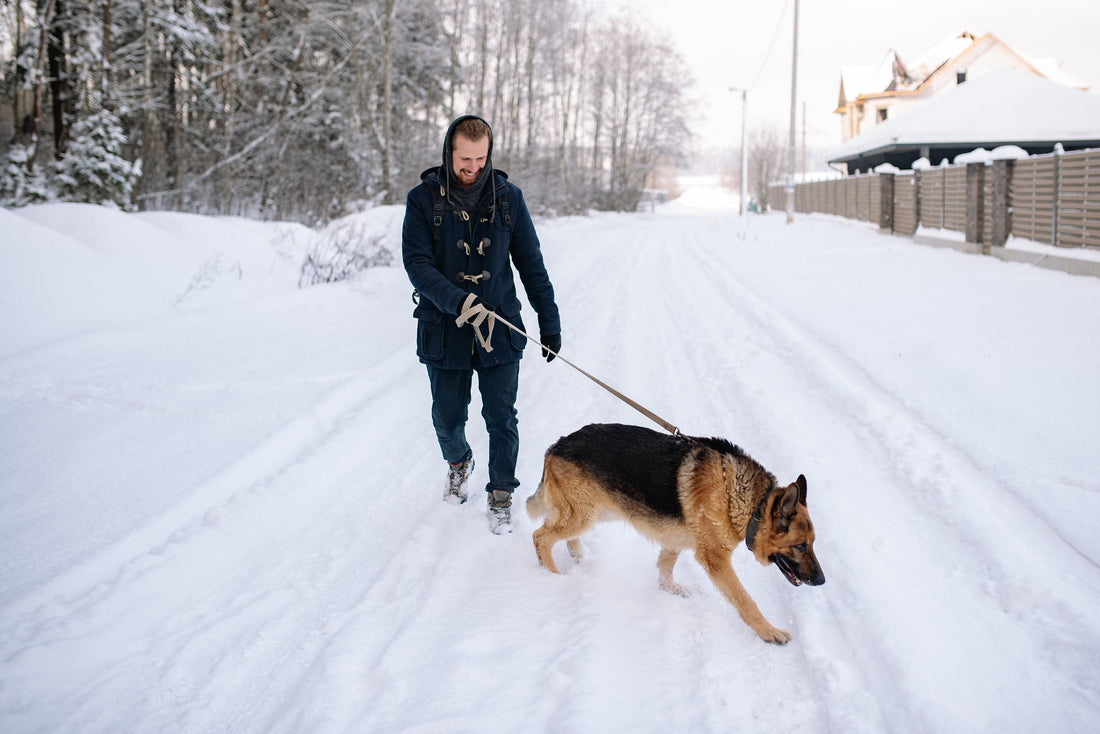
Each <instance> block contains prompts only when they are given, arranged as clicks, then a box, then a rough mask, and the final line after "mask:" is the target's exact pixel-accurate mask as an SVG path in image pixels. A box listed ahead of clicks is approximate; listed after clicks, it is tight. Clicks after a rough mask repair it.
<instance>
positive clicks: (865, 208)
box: [856, 174, 882, 222]
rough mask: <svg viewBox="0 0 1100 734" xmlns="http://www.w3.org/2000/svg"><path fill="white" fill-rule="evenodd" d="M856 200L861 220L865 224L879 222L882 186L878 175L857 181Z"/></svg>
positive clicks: (864, 177)
mask: <svg viewBox="0 0 1100 734" xmlns="http://www.w3.org/2000/svg"><path fill="white" fill-rule="evenodd" d="M856 199H857V203H858V208H859V214H858V216H859V219H860V221H863V222H878V214H879V207H880V206H881V202H882V185H881V184H880V183H879V180H878V174H871V175H869V176H860V177H859V178H857V179H856Z"/></svg>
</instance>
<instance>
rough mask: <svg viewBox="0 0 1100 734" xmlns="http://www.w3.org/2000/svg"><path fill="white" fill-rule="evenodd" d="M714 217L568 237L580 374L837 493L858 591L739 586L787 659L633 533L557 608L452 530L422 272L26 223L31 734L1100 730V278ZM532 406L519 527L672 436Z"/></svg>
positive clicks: (597, 557) (822, 519) (1, 383)
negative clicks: (615, 435) (410, 278)
mask: <svg viewBox="0 0 1100 734" xmlns="http://www.w3.org/2000/svg"><path fill="white" fill-rule="evenodd" d="M705 184H706V182H705V181H693V182H690V186H689V188H688V190H687V193H686V194H685V195H684V196H683V197H681V198H680V199H678V200H676V201H673V202H670V203H669V204H667V205H662V206H659V207H657V209H656V211H655V212H653V213H646V214H629V215H618V214H601V215H592V216H589V217H575V218H564V219H557V220H550V221H542V222H539V223H538V226H539V231H540V235H541V237H542V239H543V244H544V254H545V257H546V260H547V264H548V267H549V268H550V272H551V275H552V277H553V280H554V283H555V286H556V289H557V293H558V298H559V303H560V305H561V309H562V314H563V321H564V323H565V325H566V326H565V329H564V336H565V346H564V349H563V355H564V356H567V357H568V358H569V359H570V360H572V361H574V362H576V363H577V364H578V365H579V366H581V367H583V368H584V369H586V370H588V371H590V372H591V373H593V374H594V375H596V376H598V377H600V378H601V379H603V380H605V381H607V382H609V383H610V384H612V385H614V386H615V387H616V388H618V389H620V390H621V391H623V392H624V393H625V394H627V395H629V396H630V397H632V398H634V399H635V400H638V401H639V402H641V403H643V404H644V405H646V406H647V407H648V408H650V409H651V410H653V411H655V412H656V413H658V414H659V415H661V416H662V417H664V418H666V419H668V420H670V421H671V422H673V423H674V424H676V425H678V426H680V427H681V428H682V429H683V430H685V431H686V432H688V433H693V434H696V435H720V436H725V437H727V438H729V439H731V440H732V441H734V442H736V443H738V444H739V445H741V446H742V447H744V448H745V449H746V450H747V451H748V452H749V453H750V454H752V455H753V456H754V457H755V458H756V459H757V460H759V461H760V462H761V463H763V464H764V465H765V466H766V467H768V468H769V469H770V470H771V471H772V472H773V473H775V474H776V475H777V478H778V479H779V480H780V481H791V480H793V478H794V477H795V476H797V475H798V474H799V473H805V474H806V476H807V477H808V479H809V484H810V488H809V506H810V510H811V513H812V516H813V519H814V522H815V526H816V530H817V543H816V551H817V555H818V558H819V559H820V561H821V563H822V566H823V568H824V571H825V574H826V577H827V583H826V584H825V585H824V586H822V587H818V588H805V587H803V588H794V587H792V586H791V585H789V584H788V583H787V582H786V581H785V580H784V579H783V578H782V576H781V575H780V574H779V573H777V572H776V571H775V570H774V569H771V568H765V567H761V566H759V565H758V564H756V563H755V562H754V561H753V560H752V559H751V557H750V555H749V554H748V553H747V552H746V551H745V550H744V549H743V548H738V549H736V550H735V552H734V554H733V562H734V567H735V568H736V569H737V572H738V574H739V575H740V576H741V579H742V581H743V582H744V584H745V586H746V588H748V590H749V591H750V593H751V594H752V595H753V596H754V598H755V599H756V600H757V602H758V603H759V605H760V607H761V609H762V610H763V612H764V614H765V615H766V616H767V617H769V619H770V620H771V621H772V622H773V623H775V624H776V625H777V626H780V627H782V628H784V629H788V630H790V631H791V633H792V635H793V640H792V641H791V642H790V644H788V645H787V646H785V647H775V646H770V645H766V644H764V643H763V642H761V641H760V640H759V639H758V638H756V636H755V635H754V634H753V633H752V631H751V630H750V629H749V628H748V627H747V626H746V625H744V624H743V623H742V622H741V621H740V619H739V618H738V617H737V614H736V612H735V611H734V610H733V608H732V607H731V606H730V605H729V604H728V603H727V602H726V601H725V600H724V599H723V598H722V597H721V595H720V594H719V593H718V591H717V590H716V589H715V588H714V587H713V586H712V585H711V583H710V582H709V580H708V579H707V578H706V575H705V573H704V572H703V571H702V570H701V568H700V567H699V566H698V564H696V563H695V561H694V560H693V559H692V558H691V557H690V556H689V555H685V556H684V557H683V558H682V559H681V560H680V562H679V563H678V564H677V569H676V573H677V579H678V580H679V581H680V582H681V583H683V584H685V585H686V586H687V587H688V588H689V589H690V590H691V591H692V594H691V596H690V597H688V598H687V599H684V598H680V597H675V596H672V595H670V594H667V593H664V592H662V591H661V590H660V589H659V588H658V586H657V573H656V566H655V564H656V557H657V552H656V548H655V547H654V546H652V545H651V544H650V543H648V542H647V541H645V540H643V539H642V538H640V537H639V536H638V535H637V534H635V533H634V532H633V531H632V530H630V529H629V528H626V527H623V526H621V525H614V524H612V525H603V526H599V527H598V528H597V529H595V530H594V531H593V532H592V533H590V534H589V535H588V536H586V540H585V542H586V546H587V548H588V551H589V552H588V556H587V557H586V559H585V560H584V561H583V562H581V563H579V564H577V563H574V562H573V561H572V560H571V559H569V557H568V555H567V554H566V553H565V549H564V548H562V547H559V548H557V549H556V553H557V554H558V555H557V556H556V558H557V559H558V562H559V565H560V566H561V568H562V570H563V571H564V574H563V575H561V576H553V575H551V574H549V573H546V572H544V571H542V570H541V569H539V567H538V565H537V562H536V559H535V554H534V550H533V548H532V546H531V541H530V533H531V531H532V530H533V529H534V527H533V525H532V523H531V521H530V520H528V519H527V518H526V516H525V515H522V514H520V515H519V517H518V518H517V520H516V523H517V526H518V527H517V531H516V532H515V533H514V534H512V535H510V536H503V537H498V536H493V535H491V534H490V533H489V532H488V531H487V529H486V520H485V517H484V505H483V503H482V502H479V501H476V498H475V500H472V501H471V502H468V503H467V504H466V505H463V506H460V507H454V506H451V505H448V504H446V503H444V502H443V501H442V481H443V476H444V467H443V463H442V460H441V458H440V456H439V451H438V448H437V446H436V445H435V439H434V434H433V432H432V429H431V424H430V420H429V416H428V407H429V403H428V386H427V378H426V375H425V373H424V371H423V367H422V366H421V365H419V364H418V363H417V361H416V358H415V356H414V354H413V336H414V324H413V321H412V319H411V315H410V314H411V309H412V303H411V302H410V300H409V294H410V290H411V289H410V286H409V284H408V282H407V280H406V278H405V275H404V272H403V271H402V270H401V268H400V266H394V267H383V268H373V269H371V270H369V271H367V272H366V273H365V274H364V275H363V276H362V277H360V278H359V279H357V280H356V281H354V282H345V283H338V284H330V285H321V286H313V287H310V288H305V289H298V288H297V276H298V266H299V263H300V262H301V257H302V254H303V253H304V252H305V251H306V249H307V248H308V246H309V243H310V241H311V236H312V234H311V233H310V232H309V231H308V230H305V229H304V228H301V227H295V226H291V225H282V224H268V223H260V222H251V221H245V220H240V219H222V218H206V217H199V216H193V215H186V214H171V213H150V214H124V213H120V212H118V211H112V210H110V209H106V208H98V207H91V206H79V205H53V206H42V207H36V208H29V209H20V210H3V211H0V231H2V232H3V233H4V234H3V235H2V238H0V452H2V455H3V457H4V471H3V472H2V473H0V498H2V500H0V501H2V503H3V504H2V511H0V731H4V732H54V731H80V732H119V731H129V732H160V731H172V732H221V731H234V732H306V731H308V732H397V731H401V732H515V731H540V732H543V731H544V732H605V731H637V732H667V731H693V732H728V731H742V730H759V731H804V732H831V731H844V732H885V731H905V732H1003V731H1032V730H1040V731H1065V732H1092V731H1096V729H1097V726H1098V725H1100V666H1098V665H1097V660H1098V659H1100V615H1097V614H1096V609H1097V608H1100V569H1098V565H1097V564H1098V561H1100V534H1098V533H1097V519H1098V518H1100V480H1097V476H1100V471H1098V470H1100V458H1098V457H1100V454H1098V453H1097V450H1096V446H1097V438H1098V433H1097V428H1096V416H1097V415H1100V383H1098V381H1097V379H1096V375H1097V374H1098V370H1100V324H1098V322H1097V321H1096V319H1095V318H1090V317H1087V316H1085V315H1087V314H1095V313H1097V312H1098V311H1100V280H1097V279H1094V278H1088V277H1079V276H1071V275H1066V274H1064V273H1059V272H1054V271H1048V270H1042V269H1039V268H1034V267H1030V266H1027V265H1022V264H1019V263H1006V262H1002V261H1000V260H998V259H995V258H985V257H978V256H971V255H964V254H961V253H958V252H955V251H953V250H949V249H941V248H930V247H923V246H920V245H916V244H913V242H912V241H910V240H907V239H905V238H900V237H891V236H888V235H882V234H879V233H878V232H876V231H874V230H873V229H871V228H867V227H862V226H858V225H854V224H850V223H846V222H844V221H842V220H839V219H837V218H831V217H828V218H827V217H811V216H798V217H796V219H795V221H794V223H793V224H791V225H787V224H785V218H784V216H783V215H782V214H778V215H767V216H751V217H746V218H740V217H738V216H737V215H736V204H737V201H736V198H735V197H731V196H728V195H726V194H724V193H723V192H722V191H721V190H719V189H717V188H715V187H713V186H706V185H705ZM401 215H402V213H401V210H400V208H397V207H388V208H381V209H376V210H372V211H371V212H369V213H367V214H365V215H363V222H364V226H366V227H368V228H370V229H371V231H378V232H382V233H386V234H387V237H388V242H389V243H390V244H391V246H392V247H393V248H395V249H396V248H397V247H398V240H399V231H400V221H401ZM522 375H523V376H522V385H521V392H520V404H519V411H520V421H521V423H520V428H521V437H522V448H521V455H520V466H519V473H520V478H521V480H522V481H523V486H522V487H521V489H520V491H519V503H518V504H519V506H520V507H522V500H523V499H524V498H525V497H526V496H527V495H529V494H530V493H531V492H533V491H534V488H535V486H536V484H537V482H538V477H539V474H540V464H541V455H542V452H543V450H544V449H545V448H546V446H548V445H549V444H550V443H551V442H552V441H554V440H555V439H556V438H557V437H558V436H561V435H563V434H565V433H568V432H571V431H573V430H575V429H576V428H578V427H580V426H581V425H583V424H585V423H589V422H595V421H621V422H630V423H638V424H643V425H645V424H647V421H646V419H645V418H644V417H642V416H641V415H638V414H636V413H635V412H634V411H633V410H632V409H631V408H629V407H628V406H627V405H625V404H623V403H621V402H619V401H618V400H616V399H615V398H614V397H612V396H611V395H609V394H608V393H606V392H604V391H603V390H602V389H600V388H599V387H598V386H596V385H595V384H593V383H592V382H590V381H588V380H587V379H586V378H585V377H583V376H582V375H580V374H579V373H577V372H574V371H573V370H571V369H570V368H569V367H568V366H567V365H564V364H562V363H561V362H560V361H557V362H554V363H551V364H546V363H545V362H543V361H542V360H540V359H538V358H537V355H536V354H529V355H528V357H527V358H526V359H525V360H524V363H523V371H522ZM479 408H480V405H479V401H478V398H477V396H476V391H475V396H474V404H473V405H472V406H471V411H470V413H471V416H473V419H472V421H471V427H470V439H471V442H472V444H473V446H474V450H475V452H476V453H477V456H478V457H479V458H480V459H481V462H480V463H479V467H478V468H477V469H476V470H475V474H474V477H473V481H474V483H475V485H481V484H483V483H484V482H485V480H486V477H485V474H484V456H485V453H484V452H485V445H486V440H485V436H484V431H483V429H482V427H481V426H480V419H479V418H478V416H479Z"/></svg>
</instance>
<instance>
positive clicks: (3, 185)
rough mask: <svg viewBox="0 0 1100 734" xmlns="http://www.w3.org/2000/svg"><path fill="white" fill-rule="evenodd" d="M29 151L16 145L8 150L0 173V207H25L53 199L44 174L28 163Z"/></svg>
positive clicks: (34, 165)
mask: <svg viewBox="0 0 1100 734" xmlns="http://www.w3.org/2000/svg"><path fill="white" fill-rule="evenodd" d="M29 159H30V151H29V150H28V149H27V147H25V146H23V145H19V144H18V143H16V144H15V145H13V146H11V147H10V148H9V149H8V159H7V161H6V163H5V165H4V170H3V171H2V172H0V206H26V205H27V204H37V203H39V202H43V201H50V200H51V199H53V198H54V194H53V191H52V190H51V189H50V185H49V181H48V180H47V178H46V174H45V172H44V171H43V170H42V169H41V167H39V166H38V165H37V164H35V163H33V162H29Z"/></svg>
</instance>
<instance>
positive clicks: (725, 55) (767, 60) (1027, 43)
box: [608, 0, 1100, 148]
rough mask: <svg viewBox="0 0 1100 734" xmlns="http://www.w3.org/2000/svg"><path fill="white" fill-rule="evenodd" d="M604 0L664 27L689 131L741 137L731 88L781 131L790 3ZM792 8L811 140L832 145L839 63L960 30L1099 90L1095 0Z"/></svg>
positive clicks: (805, 0) (871, 58) (920, 47)
mask: <svg viewBox="0 0 1100 734" xmlns="http://www.w3.org/2000/svg"><path fill="white" fill-rule="evenodd" d="M608 3H609V5H611V6H615V5H618V6H621V7H623V8H625V9H627V10H628V11H629V12H632V13H638V14H639V17H641V16H645V17H648V18H649V19H650V20H651V21H652V23H653V25H654V26H655V27H656V28H658V29H662V30H665V31H667V32H668V33H669V34H670V36H671V39H672V41H673V43H674V45H675V46H676V47H677V48H678V49H679V51H680V53H681V55H682V56H683V58H684V60H685V61H686V62H687V64H688V66H689V68H690V69H691V70H692V72H693V74H694V76H695V78H696V89H695V93H696V97H697V100H698V114H697V115H696V118H697V119H696V121H695V130H696V131H697V134H698V135H699V137H700V138H701V140H702V141H703V142H705V143H706V144H717V145H721V144H723V143H725V144H729V142H730V141H732V142H733V144H734V145H739V144H740V125H741V95H740V93H735V92H731V91H729V88H730V87H739V88H745V87H748V88H749V89H750V91H749V94H748V104H747V107H748V128H749V130H752V129H753V128H754V127H758V126H778V127H781V128H782V129H783V131H784V133H785V134H786V131H787V130H789V120H790V107H791V56H792V54H791V41H792V35H793V32H792V18H793V15H794V10H793V9H794V0H753V1H752V2H749V1H748V0H724V1H723V2H721V3H715V2H713V0H677V1H676V2H668V0H608ZM799 6H800V7H799V15H800V18H799V49H798V57H799V58H798V67H799V68H798V71H799V76H798V83H797V84H798V95H797V97H798V105H797V109H798V115H799V123H798V124H799V129H798V134H799V136H801V119H802V106H803V102H804V103H805V106H806V120H807V125H806V139H807V144H808V145H809V146H810V147H813V146H815V145H816V146H818V147H824V148H828V147H832V146H835V145H838V144H839V143H840V118H839V116H838V115H835V114H832V111H833V109H835V107H836V102H837V94H838V92H839V88H840V70H841V68H842V67H845V66H856V65H874V64H877V63H878V62H879V61H880V60H881V59H882V58H883V57H884V56H885V55H886V53H887V52H888V51H889V50H890V49H891V48H893V49H895V50H896V51H897V52H898V53H899V54H900V55H901V57H902V59H903V60H905V59H915V58H917V57H918V56H920V55H921V54H923V53H924V52H925V51H927V50H928V49H930V48H931V47H933V46H934V45H936V44H937V43H939V42H940V41H942V40H944V39H945V38H949V37H951V36H953V35H956V34H958V33H959V32H960V31H962V30H969V31H972V32H973V33H975V34H977V35H978V36H981V35H983V34H985V33H993V34H994V35H996V36H997V37H999V38H1000V39H1001V40H1002V41H1004V42H1005V43H1007V44H1008V45H1009V46H1010V47H1012V48H1013V49H1015V50H1017V51H1019V52H1021V53H1023V54H1025V55H1029V56H1035V57H1046V58H1051V57H1052V58H1057V59H1060V60H1062V61H1063V62H1064V66H1065V69H1066V71H1068V72H1069V73H1071V74H1073V75H1074V76H1076V77H1078V78H1080V79H1081V80H1083V81H1084V82H1086V83H1088V84H1090V85H1092V87H1093V91H1094V92H1097V91H1100V43H1097V41H1096V32H1097V31H1098V30H1100V2H1095V0H1045V1H1044V2H1042V3H1037V2H1031V1H1029V0H922V2H920V3H900V2H893V1H889V2H881V1H871V0H801V2H800V3H799ZM769 47H771V53H770V55H769V53H768V50H769ZM799 139H801V138H799Z"/></svg>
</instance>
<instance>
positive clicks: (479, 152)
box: [451, 133, 489, 187]
mask: <svg viewBox="0 0 1100 734" xmlns="http://www.w3.org/2000/svg"><path fill="white" fill-rule="evenodd" d="M488 159H489V136H488V135H486V136H485V137H483V138H482V139H481V140H470V139H469V138H468V137H466V136H465V135H461V134H458V133H456V134H455V136H454V139H453V140H452V142H451V168H453V169H454V174H455V178H457V179H458V182H459V183H460V184H462V186H463V187H467V186H469V185H471V184H472V183H473V182H474V181H476V180H477V177H478V175H479V174H480V173H481V169H483V168H485V162H486V161H487V160H488Z"/></svg>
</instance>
